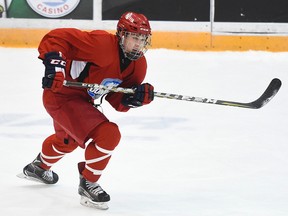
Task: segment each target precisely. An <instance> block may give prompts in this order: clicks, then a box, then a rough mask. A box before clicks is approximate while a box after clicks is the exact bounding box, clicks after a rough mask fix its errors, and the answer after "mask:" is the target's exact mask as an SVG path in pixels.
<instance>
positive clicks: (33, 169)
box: [17, 154, 59, 184]
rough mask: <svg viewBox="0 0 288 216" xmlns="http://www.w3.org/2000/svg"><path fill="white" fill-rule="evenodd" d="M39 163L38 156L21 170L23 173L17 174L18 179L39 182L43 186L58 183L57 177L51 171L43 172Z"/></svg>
mask: <svg viewBox="0 0 288 216" xmlns="http://www.w3.org/2000/svg"><path fill="white" fill-rule="evenodd" d="M40 163H41V158H40V154H39V155H38V156H37V158H36V159H35V160H34V161H33V162H32V163H30V164H28V165H27V166H25V167H24V168H23V173H20V174H18V175H17V176H18V177H20V178H24V179H28V180H32V181H36V182H41V183H44V184H55V183H56V182H57V181H58V179H59V178H58V175H57V174H56V173H54V172H53V171H52V170H44V169H42V168H41V167H40V166H39V165H40Z"/></svg>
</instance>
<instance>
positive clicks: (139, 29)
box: [22, 12, 154, 209]
mask: <svg viewBox="0 0 288 216" xmlns="http://www.w3.org/2000/svg"><path fill="white" fill-rule="evenodd" d="M150 41H151V28H150V24H149V21H148V20H147V18H146V17H145V16H144V15H142V14H137V13H134V12H127V13H124V14H123V15H122V16H121V18H120V19H119V21H118V24H117V32H116V35H114V34H111V33H108V32H106V31H102V30H94V31H91V32H85V31H80V30H77V29H72V28H63V29H55V30H52V31H50V32H49V33H48V34H47V35H45V36H44V37H43V39H42V41H41V42H40V45H39V47H38V51H39V58H40V59H41V60H42V61H43V64H44V65H45V75H44V77H43V80H42V87H43V88H44V91H43V104H44V107H45V109H46V110H47V112H48V113H49V115H50V116H51V117H52V119H53V123H54V129H55V134H52V135H51V136H49V137H47V138H46V139H45V140H44V142H43V145H42V150H41V152H40V153H39V155H38V156H37V157H36V159H35V160H34V161H33V162H32V163H30V164H28V165H27V166H25V167H24V169H23V174H24V175H23V174H22V175H23V177H25V178H32V179H34V180H35V179H36V180H38V181H40V182H42V183H45V184H55V183H56V182H57V181H58V175H57V174H56V173H55V172H53V171H52V170H51V169H50V168H51V167H52V166H53V165H54V164H55V163H56V162H58V161H59V160H60V159H61V158H63V157H64V155H65V154H67V153H70V152H72V151H73V150H75V149H76V148H77V147H78V146H80V147H82V148H84V149H85V161H83V162H80V163H79V164H78V169H79V174H80V184H79V189H78V192H79V194H80V195H81V204H84V205H92V206H94V205H96V207H97V206H98V208H102V209H107V208H108V207H107V205H106V203H107V202H108V201H109V200H110V196H109V195H108V194H107V193H106V192H105V191H104V190H103V189H102V188H101V187H100V185H99V184H98V183H97V182H98V180H99V178H100V176H101V174H102V171H103V170H104V169H105V167H106V165H107V164H108V161H109V159H110V158H111V154H112V152H113V150H114V149H115V147H116V146H117V145H118V143H119V141H120V136H121V135H120V132H119V129H118V126H117V125H116V124H115V123H113V122H110V121H109V120H108V118H107V117H106V116H105V115H104V114H103V113H102V112H100V111H99V110H98V109H97V108H95V106H93V104H94V103H93V101H94V100H96V99H100V98H101V100H102V97H103V96H104V95H106V97H105V99H106V100H107V101H108V102H109V103H110V104H111V105H112V106H113V107H114V108H115V109H116V110H117V111H120V112H126V111H128V110H129V109H130V108H136V107H141V106H142V105H146V104H149V103H150V102H151V101H152V100H153V98H154V91H153V90H154V88H153V86H152V85H151V84H149V83H142V82H143V80H144V78H145V75H146V68H147V63H146V59H145V57H144V53H145V52H146V51H147V48H148V46H149V45H150ZM64 79H65V80H70V81H78V82H87V83H98V84H101V85H105V86H121V87H129V88H134V89H135V93H134V94H130V95H128V94H122V93H111V92H110V93H108V92H105V91H103V90H101V89H88V90H86V89H83V88H73V87H66V86H63V81H64Z"/></svg>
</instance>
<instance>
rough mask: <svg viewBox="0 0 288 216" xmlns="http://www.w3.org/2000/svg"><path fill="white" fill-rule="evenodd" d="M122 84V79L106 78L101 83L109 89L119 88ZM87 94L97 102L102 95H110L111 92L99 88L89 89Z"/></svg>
mask: <svg viewBox="0 0 288 216" xmlns="http://www.w3.org/2000/svg"><path fill="white" fill-rule="evenodd" d="M121 83H122V80H120V79H113V78H106V79H104V80H103V81H102V82H101V83H100V85H104V86H107V87H117V86H118V85H120V84H121ZM87 92H88V94H89V95H90V96H91V97H92V98H93V99H94V100H96V99H98V98H99V97H101V96H102V95H104V94H106V93H108V92H109V91H108V90H104V89H99V88H89V89H88V90H87Z"/></svg>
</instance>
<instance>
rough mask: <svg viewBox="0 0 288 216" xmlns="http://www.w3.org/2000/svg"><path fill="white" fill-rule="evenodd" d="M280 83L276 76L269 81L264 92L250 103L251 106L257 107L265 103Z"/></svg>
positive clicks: (275, 91)
mask: <svg viewBox="0 0 288 216" xmlns="http://www.w3.org/2000/svg"><path fill="white" fill-rule="evenodd" d="M281 85H282V82H281V80H280V79H278V78H274V79H273V80H272V81H271V82H270V84H269V86H268V87H267V89H266V90H265V92H264V93H263V94H262V95H261V96H260V97H259V98H258V99H257V100H255V101H253V102H251V103H250V105H251V108H254V109H259V108H261V107H263V106H264V105H266V104H267V103H268V102H269V101H270V100H271V99H272V98H273V97H274V96H275V95H276V94H277V92H278V91H279V89H280V87H281Z"/></svg>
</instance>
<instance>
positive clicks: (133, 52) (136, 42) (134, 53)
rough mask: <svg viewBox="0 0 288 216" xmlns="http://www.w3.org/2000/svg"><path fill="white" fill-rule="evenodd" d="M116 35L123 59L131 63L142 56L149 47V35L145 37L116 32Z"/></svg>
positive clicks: (131, 33)
mask: <svg viewBox="0 0 288 216" xmlns="http://www.w3.org/2000/svg"><path fill="white" fill-rule="evenodd" d="M117 35H118V37H119V44H120V47H121V49H122V50H123V53H124V55H125V57H126V58H128V59H130V60H132V61H135V60H137V59H139V58H141V57H142V56H144V54H145V53H146V51H147V50H148V48H149V47H150V46H151V35H150V34H148V35H147V34H138V33H134V32H128V31H121V32H117ZM131 41H132V42H131ZM131 43H133V44H131ZM128 47H130V48H128Z"/></svg>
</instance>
